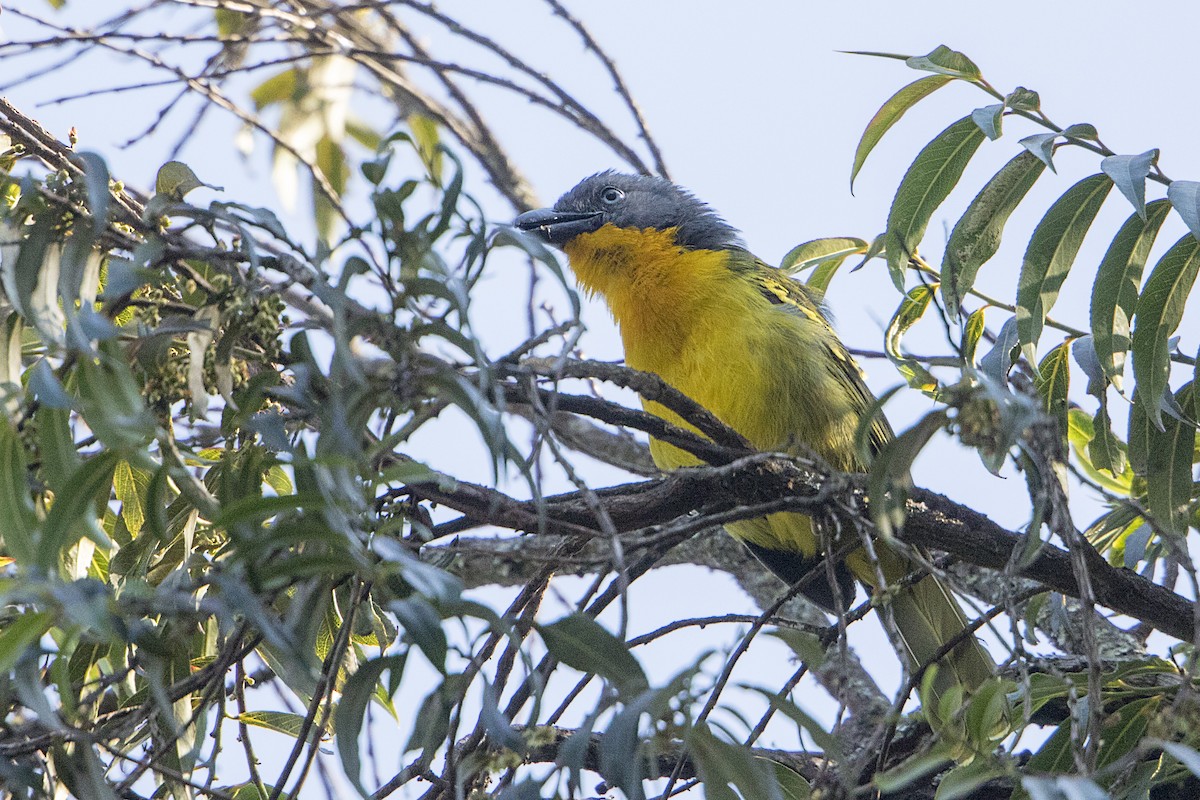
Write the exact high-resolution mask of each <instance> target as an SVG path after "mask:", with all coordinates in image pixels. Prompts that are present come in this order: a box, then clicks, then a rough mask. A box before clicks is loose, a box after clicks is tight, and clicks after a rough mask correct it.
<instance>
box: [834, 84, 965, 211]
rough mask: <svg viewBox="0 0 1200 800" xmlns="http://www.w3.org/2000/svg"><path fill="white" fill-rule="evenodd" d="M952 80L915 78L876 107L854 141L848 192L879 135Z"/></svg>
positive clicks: (877, 142) (852, 188)
mask: <svg viewBox="0 0 1200 800" xmlns="http://www.w3.org/2000/svg"><path fill="white" fill-rule="evenodd" d="M952 80H954V78H953V77H952V76H949V75H930V76H928V77H925V78H918V79H917V80H915V81H913V82H912V83H910V84H908V85H907V86H905V87H904V88H903V89H901V90H900V91H898V92H896V93H895V94H894V95H892V96H891V97H889V98H888V99H887V101H886V102H885V103H884V104H883V105H882V106H880V107H879V110H878V111H876V112H875V116H873V117H871V121H870V122H868V123H867V127H866V129H865V130H864V131H863V133H862V137H861V138H860V139H859V140H858V147H857V148H856V149H855V151H854V166H853V167H852V168H851V170H850V191H851V192H853V191H854V179H855V178H856V177H858V173H859V171H860V170H861V169H862V167H863V164H864V163H865V162H866V160H867V156H868V155H870V153H871V151H872V150H874V149H875V145H877V144H879V141H880V140H881V139H883V135H884V134H885V133H887V132H888V130H889V129H890V128H891V127H892V126H893V125H895V124H896V122H897V121H898V120H899V119H900V118H901V117H902V116H904V113H905V112H906V111H908V110H909V109H910V108H912V107H913V106H915V105H916V104H917V103H919V102H920V101H921V100H924V99H925V98H926V97H928V96H929V95H931V94H933V93H934V92H936V91H937V90H938V89H940V88H942V87H943V86H945V85H946V84H947V83H949V82H950V81H952Z"/></svg>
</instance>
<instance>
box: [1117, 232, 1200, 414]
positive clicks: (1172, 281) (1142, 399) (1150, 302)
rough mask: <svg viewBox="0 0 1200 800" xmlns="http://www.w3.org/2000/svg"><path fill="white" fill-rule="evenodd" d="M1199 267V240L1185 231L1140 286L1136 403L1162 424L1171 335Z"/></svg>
mask: <svg viewBox="0 0 1200 800" xmlns="http://www.w3.org/2000/svg"><path fill="white" fill-rule="evenodd" d="M1197 271H1200V240H1198V239H1196V238H1195V237H1193V236H1191V235H1184V236H1183V237H1182V238H1181V239H1180V240H1179V241H1177V242H1176V243H1175V244H1174V245H1172V247H1171V249H1170V250H1168V251H1167V252H1166V253H1164V254H1163V257H1162V258H1161V259H1159V261H1158V264H1156V265H1155V267H1154V271H1153V272H1151V273H1150V277H1149V278H1147V279H1146V285H1145V286H1144V287H1142V295H1141V297H1139V298H1138V301H1137V311H1136V313H1135V318H1134V328H1133V344H1132V349H1133V377H1134V380H1135V381H1136V384H1137V385H1136V389H1137V392H1136V394H1137V403H1138V405H1140V406H1142V407H1143V408H1144V409H1145V411H1146V413H1147V415H1149V418H1150V421H1151V422H1152V423H1153V424H1154V425H1155V427H1157V428H1159V429H1161V428H1162V412H1161V409H1160V405H1159V404H1160V403H1161V402H1162V398H1163V393H1164V392H1165V391H1166V390H1167V384H1168V382H1169V380H1170V377H1171V345H1170V339H1171V335H1172V334H1173V333H1175V329H1176V328H1178V327H1179V323H1180V321H1181V320H1182V319H1183V312H1184V309H1185V308H1186V307H1187V299H1188V295H1189V294H1190V293H1191V291H1192V285H1193V284H1194V283H1195V282H1196V273H1197Z"/></svg>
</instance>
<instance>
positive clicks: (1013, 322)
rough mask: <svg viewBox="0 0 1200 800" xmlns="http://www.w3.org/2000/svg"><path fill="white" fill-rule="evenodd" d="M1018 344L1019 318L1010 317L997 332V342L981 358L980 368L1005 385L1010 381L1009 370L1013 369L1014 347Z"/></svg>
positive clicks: (1000, 384) (994, 380) (999, 383)
mask: <svg viewBox="0 0 1200 800" xmlns="http://www.w3.org/2000/svg"><path fill="white" fill-rule="evenodd" d="M1016 346H1017V318H1016V317H1009V318H1008V320H1007V321H1005V323H1004V325H1003V327H1001V328H1000V333H999V334H997V336H996V343H995V344H994V345H992V349H991V350H989V351H988V352H987V354H986V355H984V357H983V358H981V359H980V360H979V368H980V370H982V371H983V374H984V375H987V376H988V377H989V378H991V379H992V381H993V382H994V383H995V384H996V385H997V386H1004V385H1005V384H1006V383H1007V382H1008V371H1009V370H1010V369H1012V364H1013V361H1012V357H1013V349H1014V348H1015V347H1016Z"/></svg>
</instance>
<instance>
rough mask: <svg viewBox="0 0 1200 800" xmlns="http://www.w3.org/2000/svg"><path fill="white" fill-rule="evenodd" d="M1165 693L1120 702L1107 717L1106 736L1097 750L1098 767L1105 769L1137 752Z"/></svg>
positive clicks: (1105, 723)
mask: <svg viewBox="0 0 1200 800" xmlns="http://www.w3.org/2000/svg"><path fill="white" fill-rule="evenodd" d="M1161 704H1162V697H1161V696H1159V697H1145V698H1142V699H1139V700H1133V701H1131V702H1129V703H1127V704H1125V705H1123V706H1121V707H1120V708H1119V709H1118V710H1117V712H1116V713H1115V714H1111V715H1109V716H1108V717H1107V718H1106V719H1105V720H1104V736H1103V738H1102V740H1101V744H1100V749H1099V750H1098V751H1097V753H1096V768H1097V769H1102V768H1104V767H1106V766H1108V765H1109V764H1112V763H1113V762H1115V761H1116V760H1117V759H1119V758H1122V757H1124V756H1127V755H1129V754H1130V753H1132V752H1134V750H1136V749H1137V747H1138V746H1139V745H1140V744H1141V741H1142V737H1144V736H1145V735H1146V728H1147V727H1149V725H1150V722H1151V721H1152V720H1153V719H1154V718H1155V717H1157V716H1158V710H1159V706H1160V705H1161Z"/></svg>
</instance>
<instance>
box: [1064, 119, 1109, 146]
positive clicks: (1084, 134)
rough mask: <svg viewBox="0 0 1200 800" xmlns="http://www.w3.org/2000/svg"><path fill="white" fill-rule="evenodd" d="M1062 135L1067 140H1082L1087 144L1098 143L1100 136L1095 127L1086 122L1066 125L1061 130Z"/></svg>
mask: <svg viewBox="0 0 1200 800" xmlns="http://www.w3.org/2000/svg"><path fill="white" fill-rule="evenodd" d="M1062 135H1063V136H1066V137H1067V138H1069V139H1082V140H1084V141H1088V142H1098V141H1100V134H1099V133H1098V132H1097V131H1096V126H1095V125H1092V124H1090V123H1087V122H1077V123H1075V124H1074V125H1068V126H1067V127H1065V128H1063V132H1062Z"/></svg>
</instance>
